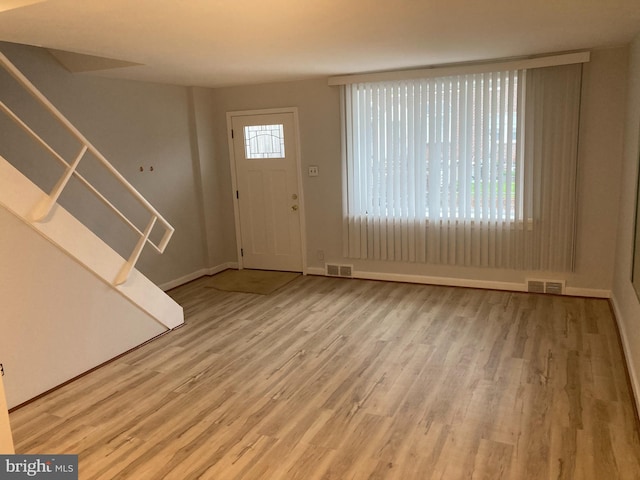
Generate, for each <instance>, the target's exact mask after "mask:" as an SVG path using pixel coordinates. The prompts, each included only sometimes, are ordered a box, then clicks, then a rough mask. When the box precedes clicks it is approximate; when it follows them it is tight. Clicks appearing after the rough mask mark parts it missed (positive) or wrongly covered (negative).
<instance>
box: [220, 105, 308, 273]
mask: <svg viewBox="0 0 640 480" xmlns="http://www.w3.org/2000/svg"><path fill="white" fill-rule="evenodd" d="M274 113H291V114H293V130H294V140H295V144H296V168H297V170H298V175H297V177H298V200H299V210H298V212H299V215H300V248H301V250H302V252H301V255H302V274H303V275H306V274H307V222H306V213H305V211H306V210H305V203H304V188H303V183H302V160H301V159H302V155H301V152H300V128H299V122H298V107H285V108H268V109H262V110H240V111H235V112H227V143H228V145H229V165H230V167H231V195H232V199H233V216H234V219H235V227H236V255H237V257H238V268H239V269H240V270H242V269H243V268H244V261H243V258H242V252H241V248H242V235H241V229H240V208H239V205H238V199H237V198H236V191H237V190H238V181H237V175H236V157H235V149H234V146H233V138H232V137H231V127H232V125H233V124H232V120H233V117H244V116H248V115H271V114H274Z"/></svg>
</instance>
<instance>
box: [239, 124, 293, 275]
mask: <svg viewBox="0 0 640 480" xmlns="http://www.w3.org/2000/svg"><path fill="white" fill-rule="evenodd" d="M229 115H230V119H231V122H230V124H231V128H232V142H233V159H232V161H233V162H234V163H235V173H236V175H235V176H236V185H235V186H236V202H237V208H236V213H237V215H238V216H239V222H237V224H239V228H240V232H239V237H240V253H241V256H242V259H241V262H240V263H241V266H242V267H243V268H255V269H262V270H283V271H292V272H301V271H302V270H303V256H302V255H303V254H302V230H301V206H302V204H301V195H302V192H301V189H300V188H299V172H298V168H299V167H298V164H299V160H298V145H297V143H296V142H297V138H298V135H297V124H296V118H297V117H296V116H295V115H294V113H293V112H285V113H265V114H252V115H244V114H229ZM237 226H238V225H237Z"/></svg>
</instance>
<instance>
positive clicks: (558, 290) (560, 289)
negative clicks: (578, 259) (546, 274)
mask: <svg viewBox="0 0 640 480" xmlns="http://www.w3.org/2000/svg"><path fill="white" fill-rule="evenodd" d="M527 292H531V293H550V294H552V295H563V294H564V280H527Z"/></svg>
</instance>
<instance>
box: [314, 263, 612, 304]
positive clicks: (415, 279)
mask: <svg viewBox="0 0 640 480" xmlns="http://www.w3.org/2000/svg"><path fill="white" fill-rule="evenodd" d="M306 273H307V274H308V275H321V276H325V275H326V272H325V270H324V268H318V267H311V268H307V271H306ZM353 278H359V279H362V280H381V281H387V282H404V283H418V284H422V285H440V286H445V287H464V288H485V289H487V290H505V291H509V292H526V291H527V288H526V285H525V284H524V282H522V283H515V282H496V281H490V280H473V279H468V278H452V277H434V276H428V275H409V274H404V273H382V272H358V271H354V272H353ZM565 295H569V296H572V297H591V298H607V299H608V298H611V291H610V290H598V289H589V288H575V287H569V288H567V289H566V290H565Z"/></svg>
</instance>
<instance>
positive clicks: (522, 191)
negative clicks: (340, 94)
mask: <svg viewBox="0 0 640 480" xmlns="http://www.w3.org/2000/svg"><path fill="white" fill-rule="evenodd" d="M580 77H581V67H580V65H568V66H560V67H545V68H537V69H529V70H504V71H494V72H486V73H474V74H465V75H454V76H446V77H435V78H424V79H411V80H406V81H403V80H394V81H384V82H370V83H353V84H348V85H345V87H344V89H345V90H344V95H345V96H344V105H345V117H344V118H345V133H346V142H345V146H346V166H345V172H346V192H345V193H346V196H345V216H344V217H345V255H346V256H349V257H352V258H362V259H376V260H399V261H412V262H413V261H417V262H430V263H440V264H451V265H462V266H488V267H496V268H516V269H545V270H560V271H566V270H571V269H572V266H573V246H574V244H575V239H574V230H575V229H574V228H573V225H574V223H575V203H576V202H575V197H576V194H575V171H576V158H577V134H578V111H579V101H580V95H579V92H580Z"/></svg>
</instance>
